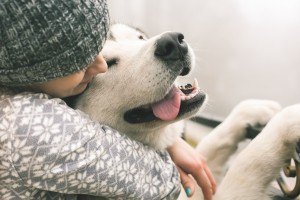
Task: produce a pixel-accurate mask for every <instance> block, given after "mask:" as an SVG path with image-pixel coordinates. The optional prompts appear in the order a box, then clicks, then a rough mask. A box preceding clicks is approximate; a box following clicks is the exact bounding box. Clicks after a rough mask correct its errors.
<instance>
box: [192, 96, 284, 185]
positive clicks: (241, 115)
mask: <svg viewBox="0 0 300 200" xmlns="http://www.w3.org/2000/svg"><path fill="white" fill-rule="evenodd" d="M280 109H281V107H280V106H279V105H278V103H276V102H274V101H267V100H246V101H243V102H241V103H240V104H238V105H237V106H236V107H235V108H234V109H233V110H232V112H231V113H230V114H229V116H228V117H227V118H226V119H225V120H224V122H223V123H222V124H220V125H219V126H218V127H216V128H215V129H214V130H213V131H212V132H211V133H209V134H208V136H206V137H205V138H204V139H203V140H202V141H201V143H200V144H199V145H198V146H197V151H198V152H200V153H201V154H202V155H204V156H205V157H206V159H207V163H208V166H209V167H210V169H211V171H212V173H213V174H214V177H215V180H216V182H217V184H219V183H220V182H221V180H222V178H223V177H224V173H225V170H226V169H227V167H226V163H227V162H228V160H229V158H230V157H231V156H232V155H233V154H234V153H235V151H236V150H237V148H238V144H239V143H240V142H241V141H243V140H244V139H245V138H246V128H247V127H249V126H252V127H254V126H256V125H258V124H259V125H265V124H267V123H268V122H269V120H270V119H271V118H272V117H273V116H274V115H275V113H277V112H278V111H279V110H280Z"/></svg>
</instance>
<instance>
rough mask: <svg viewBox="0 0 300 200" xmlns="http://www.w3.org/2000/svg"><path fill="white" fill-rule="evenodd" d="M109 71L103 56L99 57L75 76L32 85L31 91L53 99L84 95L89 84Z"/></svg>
mask: <svg viewBox="0 0 300 200" xmlns="http://www.w3.org/2000/svg"><path fill="white" fill-rule="evenodd" d="M106 70H107V64H106V62H105V60H104V58H103V56H102V55H100V54H99V55H97V56H96V58H95V60H94V62H93V63H91V64H89V65H88V66H87V68H85V69H83V70H80V71H78V72H75V73H74V74H71V75H68V76H65V77H62V78H58V79H55V80H51V81H48V82H44V83H38V84H33V85H30V86H29V87H30V89H32V90H34V91H39V92H43V93H46V94H49V95H51V96H52V97H59V98H63V97H68V96H73V95H77V94H80V93H82V92H83V91H84V90H85V89H86V87H87V85H88V83H89V82H90V81H91V80H92V79H93V77H94V76H96V75H97V74H99V73H104V72H106Z"/></svg>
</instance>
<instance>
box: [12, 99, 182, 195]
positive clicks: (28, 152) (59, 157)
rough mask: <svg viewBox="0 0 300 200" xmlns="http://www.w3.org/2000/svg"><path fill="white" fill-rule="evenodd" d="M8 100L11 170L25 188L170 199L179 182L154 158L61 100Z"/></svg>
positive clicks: (171, 168)
mask: <svg viewBox="0 0 300 200" xmlns="http://www.w3.org/2000/svg"><path fill="white" fill-rule="evenodd" d="M48 98H49V97H48V96H47V95H44V94H29V95H27V96H24V95H23V96H22V95H19V96H16V97H14V98H13V99H10V102H9V105H10V106H11V108H12V109H13V110H14V117H10V118H11V119H13V120H14V121H13V122H12V123H13V124H14V126H13V127H12V128H11V129H10V135H11V137H10V138H9V143H11V153H12V164H13V168H14V169H15V171H16V173H17V174H18V175H19V177H20V179H22V181H23V183H24V185H27V186H28V188H33V189H40V190H47V191H53V192H59V193H65V194H88V195H93V196H102V197H108V198H117V197H120V198H122V199H163V198H166V199H174V198H176V196H177V195H178V194H179V192H180V178H179V174H178V172H177V170H176V167H175V165H174V164H173V162H172V160H171V158H170V156H169V154H168V153H167V152H157V151H155V150H154V149H152V148H150V147H147V146H144V145H142V144H141V143H139V142H136V141H134V140H132V139H130V138H128V137H127V136H126V135H124V134H120V133H119V132H117V131H116V130H113V129H111V128H110V127H107V126H105V125H101V124H99V123H97V122H93V121H92V120H90V119H89V117H88V116H87V115H86V114H84V113H82V112H81V111H79V110H73V109H71V108H69V107H68V106H67V105H66V104H65V103H64V102H63V101H62V100H60V99H48Z"/></svg>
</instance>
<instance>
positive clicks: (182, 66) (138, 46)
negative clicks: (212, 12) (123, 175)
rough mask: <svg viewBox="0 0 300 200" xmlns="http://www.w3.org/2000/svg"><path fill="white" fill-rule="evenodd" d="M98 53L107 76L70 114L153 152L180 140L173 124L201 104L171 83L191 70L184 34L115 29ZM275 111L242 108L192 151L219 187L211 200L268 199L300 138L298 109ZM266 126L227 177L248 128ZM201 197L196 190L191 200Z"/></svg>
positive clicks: (193, 91)
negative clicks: (148, 34)
mask: <svg viewBox="0 0 300 200" xmlns="http://www.w3.org/2000/svg"><path fill="white" fill-rule="evenodd" d="M102 53H103V55H104V57H105V59H106V61H107V63H108V66H109V69H108V72H106V73H105V74H100V75H98V76H97V77H96V78H95V80H93V81H92V83H91V84H90V86H89V89H88V90H87V91H86V92H85V93H84V94H82V95H81V96H80V97H79V98H78V99H77V101H76V103H75V107H77V108H79V109H81V110H83V111H84V112H86V113H88V114H89V115H90V116H91V117H92V118H93V119H94V120H97V121H100V122H101V123H104V124H107V125H109V126H111V127H113V128H115V129H117V130H119V131H121V132H123V133H126V134H128V135H129V136H130V137H132V138H134V139H136V140H139V141H141V142H143V143H145V144H148V145H151V146H153V147H155V148H158V149H163V148H166V147H167V146H169V145H171V144H172V143H173V141H174V140H175V138H176V137H179V136H180V134H179V131H176V129H174V127H173V125H172V123H174V122H176V121H178V120H180V119H184V118H187V117H190V116H191V115H193V114H195V113H196V112H198V111H199V109H200V108H202V107H203V105H204V104H205V101H206V99H207V98H206V94H205V93H204V92H203V91H201V89H200V88H199V86H198V84H197V81H195V83H194V84H193V85H186V86H184V87H182V86H180V87H178V86H177V84H176V83H175V80H176V78H177V76H180V75H186V74H187V73H189V71H190V70H191V69H192V68H193V65H194V54H193V51H192V49H191V48H190V47H189V45H188V44H187V43H186V42H185V41H184V38H183V35H182V34H180V33H176V32H166V33H163V34H160V35H158V36H155V37H152V38H147V37H146V35H145V34H144V33H143V32H141V31H139V30H137V29H134V28H131V27H129V26H126V25H123V24H115V25H113V26H112V27H111V31H110V35H109V38H108V40H107V42H106V44H105V46H104V48H103V50H102ZM280 109H281V108H280V106H279V105H278V104H277V103H276V102H273V101H264V100H248V101H245V102H242V103H240V104H239V105H238V106H236V107H235V108H234V110H233V111H232V113H231V114H230V115H229V116H228V118H227V119H226V120H225V121H224V122H223V123H222V124H221V125H220V126H218V127H217V128H216V129H214V130H213V132H212V133H210V134H209V135H208V136H207V137H206V138H204V140H203V141H201V143H200V144H199V145H198V147H197V151H198V152H200V153H202V154H203V155H204V156H205V157H206V159H207V163H208V165H209V167H210V169H211V170H212V172H213V174H214V176H215V178H216V180H217V182H218V183H220V185H219V188H218V191H217V194H216V195H215V197H214V199H217V200H265V199H269V198H270V197H269V196H268V188H269V185H270V183H271V182H272V181H273V180H274V179H275V178H276V177H277V175H278V173H279V171H280V168H281V167H282V165H283V162H284V161H285V160H286V159H287V158H289V157H291V156H292V155H293V150H294V146H295V143H296V142H297V140H298V139H299V137H300V105H298V106H293V107H290V108H287V109H285V110H283V111H281V112H279V113H278V114H276V113H277V112H278V111H279V110H280ZM274 115H276V116H275V117H274ZM271 118H272V119H271ZM270 120H271V121H270ZM269 121H270V122H269ZM265 124H267V126H266V128H265V129H264V130H263V131H262V133H261V134H260V135H259V136H257V137H256V138H255V139H254V140H253V141H252V142H251V144H250V145H248V147H247V148H246V149H245V150H244V151H243V152H242V153H241V154H240V155H239V156H238V158H236V159H235V161H234V163H233V164H232V165H231V167H230V168H229V170H228V172H227V173H226V175H225V169H226V168H225V166H226V165H225V164H226V162H227V161H228V159H229V158H230V156H231V155H232V154H233V153H234V152H235V151H236V149H237V145H238V144H239V142H241V141H242V140H244V139H245V134H246V128H247V127H249V126H253V127H254V126H256V125H265ZM200 196H201V190H200V189H198V192H197V193H196V195H195V197H196V198H197V199H201V198H202V197H200ZM180 198H181V199H184V198H185V195H181V196H180Z"/></svg>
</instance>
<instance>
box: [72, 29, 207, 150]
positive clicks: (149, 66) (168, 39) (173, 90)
mask: <svg viewBox="0 0 300 200" xmlns="http://www.w3.org/2000/svg"><path fill="white" fill-rule="evenodd" d="M101 53H102V54H103V56H104V58H105V59H106V61H107V64H108V71H107V72H106V73H104V74H99V75H98V76H97V77H95V79H94V80H93V81H92V82H91V83H90V86H89V88H88V89H87V90H86V92H84V93H83V94H82V95H81V96H80V97H79V98H78V101H77V105H76V107H77V108H79V109H81V110H83V111H84V112H86V113H88V114H89V115H90V116H91V117H92V118H93V119H94V120H97V121H100V122H101V123H104V124H107V125H109V126H111V127H113V128H115V129H117V130H119V131H121V132H123V133H126V134H128V135H130V136H132V137H134V138H135V139H138V140H140V141H142V142H144V143H148V144H149V143H150V144H151V143H152V141H151V140H152V139H153V138H151V137H156V138H157V137H158V136H157V134H161V133H160V130H161V129H162V128H163V127H165V126H166V125H168V124H171V123H173V122H175V121H177V120H180V119H183V118H186V117H190V116H191V115H193V114H195V113H196V112H197V111H198V110H199V108H200V107H201V106H202V104H203V103H204V101H205V99H206V98H205V97H206V95H205V93H203V92H202V91H201V90H200V88H199V86H198V84H197V81H195V83H194V84H188V85H186V86H184V87H182V86H181V87H178V86H177V85H176V84H175V80H176V78H177V77H178V76H184V75H186V74H188V73H189V72H190V70H191V69H192V68H193V66H194V54H193V51H192V49H191V48H190V46H189V45H188V44H187V43H186V42H185V41H184V36H183V35H182V34H181V33H177V32H165V33H163V34H160V35H158V36H155V37H152V38H147V36H146V35H145V34H144V33H143V32H141V31H140V30H138V29H135V28H132V27H129V26H126V25H123V24H114V25H112V27H111V29H110V34H109V37H108V40H107V41H106V44H105V45H104V48H103V50H102V52H101ZM147 134H148V135H147ZM151 135H153V136H151ZM154 135H155V136H154ZM148 137H149V138H148ZM145 138H148V139H145ZM151 145H152V144H151Z"/></svg>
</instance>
